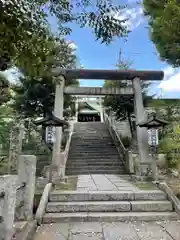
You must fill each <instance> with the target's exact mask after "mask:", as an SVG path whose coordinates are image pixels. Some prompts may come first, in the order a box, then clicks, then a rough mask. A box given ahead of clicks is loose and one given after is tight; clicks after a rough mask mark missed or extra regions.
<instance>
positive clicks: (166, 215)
mask: <svg viewBox="0 0 180 240" xmlns="http://www.w3.org/2000/svg"><path fill="white" fill-rule="evenodd" d="M179 219H180V216H179V215H178V214H177V213H175V212H73V213H61V214H59V213H46V214H45V215H44V217H43V223H58V222H73V221H79V222H82V221H96V222H117V221H118V222H125V221H168V220H171V221H173V220H174V221H176V220H179Z"/></svg>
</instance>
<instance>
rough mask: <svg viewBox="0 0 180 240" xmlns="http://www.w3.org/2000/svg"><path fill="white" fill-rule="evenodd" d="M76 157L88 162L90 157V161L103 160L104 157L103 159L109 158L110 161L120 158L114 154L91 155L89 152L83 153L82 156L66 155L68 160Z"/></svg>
mask: <svg viewBox="0 0 180 240" xmlns="http://www.w3.org/2000/svg"><path fill="white" fill-rule="evenodd" d="M76 159H79V160H80V159H82V160H87V161H88V162H90V161H91V159H92V161H93V160H97V161H103V160H104V159H105V160H108V159H109V161H110V162H113V161H117V160H120V156H116V155H114V156H107V155H105V154H104V155H101V156H91V154H89V155H86V156H85V155H84V156H82V155H79V156H78V155H77V156H68V160H76Z"/></svg>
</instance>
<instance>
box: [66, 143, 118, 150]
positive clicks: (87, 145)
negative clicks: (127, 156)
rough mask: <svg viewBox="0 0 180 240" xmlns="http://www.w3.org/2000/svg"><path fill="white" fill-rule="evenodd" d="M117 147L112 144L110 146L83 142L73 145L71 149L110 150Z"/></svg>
mask: <svg viewBox="0 0 180 240" xmlns="http://www.w3.org/2000/svg"><path fill="white" fill-rule="evenodd" d="M114 147H115V145H114V144H113V143H112V144H108V143H85V142H81V143H74V144H73V143H71V148H90V149H91V148H96V149H98V148H105V149H106V148H108V149H111V148H112V149H113V148H114Z"/></svg>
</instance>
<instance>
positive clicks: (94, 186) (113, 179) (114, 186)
mask: <svg viewBox="0 0 180 240" xmlns="http://www.w3.org/2000/svg"><path fill="white" fill-rule="evenodd" d="M125 178H126V179H128V176H124V177H123V176H119V175H110V174H107V175H106V174H102V175H95V174H93V175H79V176H78V182H77V190H78V191H84V190H89V191H133V192H134V191H139V188H137V187H136V186H134V185H133V184H132V183H130V182H129V181H128V180H126V179H125Z"/></svg>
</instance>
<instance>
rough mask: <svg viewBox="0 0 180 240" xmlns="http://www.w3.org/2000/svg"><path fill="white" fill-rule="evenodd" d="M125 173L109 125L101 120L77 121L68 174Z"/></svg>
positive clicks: (69, 157)
mask: <svg viewBox="0 0 180 240" xmlns="http://www.w3.org/2000/svg"><path fill="white" fill-rule="evenodd" d="M124 173H125V168H124V165H123V162H122V160H121V159H120V157H119V154H118V152H117V149H116V147H115V145H114V143H113V141H112V138H111V136H110V134H109V131H108V129H107V126H106V125H105V124H104V123H101V122H87V123H75V125H74V134H73V135H72V139H71V145H70V150H69V155H68V160H67V165H66V174H67V175H80V174H124Z"/></svg>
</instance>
